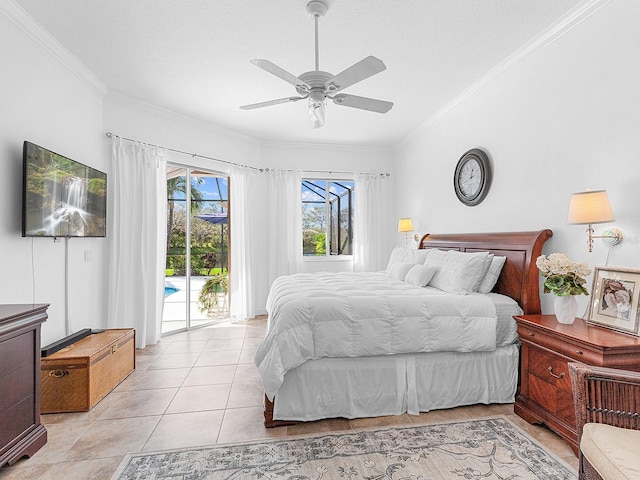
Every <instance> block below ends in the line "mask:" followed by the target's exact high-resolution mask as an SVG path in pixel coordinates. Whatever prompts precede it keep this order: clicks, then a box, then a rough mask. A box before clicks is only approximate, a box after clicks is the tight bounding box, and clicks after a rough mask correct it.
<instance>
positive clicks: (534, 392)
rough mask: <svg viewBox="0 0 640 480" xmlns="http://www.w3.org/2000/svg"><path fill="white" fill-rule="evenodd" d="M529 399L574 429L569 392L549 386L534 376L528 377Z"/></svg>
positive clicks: (571, 395) (571, 401)
mask: <svg viewBox="0 0 640 480" xmlns="http://www.w3.org/2000/svg"><path fill="white" fill-rule="evenodd" d="M529 398H530V399H531V400H532V401H533V402H535V403H537V404H538V405H540V406H541V407H542V408H544V409H546V410H547V411H549V413H551V414H552V415H554V416H555V417H556V418H561V419H562V420H564V421H565V422H566V423H568V424H569V425H571V426H572V427H574V428H575V425H576V414H575V409H574V406H573V394H572V393H571V392H567V391H566V390H563V389H561V388H558V387H556V386H554V385H551V384H550V383H548V382H545V381H544V380H541V379H540V378H538V377H536V376H535V375H529Z"/></svg>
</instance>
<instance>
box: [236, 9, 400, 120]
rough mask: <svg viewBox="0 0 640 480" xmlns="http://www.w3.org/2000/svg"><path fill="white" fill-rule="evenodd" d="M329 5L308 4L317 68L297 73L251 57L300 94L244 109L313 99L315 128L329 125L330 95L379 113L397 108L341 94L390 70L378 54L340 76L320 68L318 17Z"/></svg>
mask: <svg viewBox="0 0 640 480" xmlns="http://www.w3.org/2000/svg"><path fill="white" fill-rule="evenodd" d="M327 10H328V7H327V4H326V3H325V1H324V0H311V1H310V2H309V3H308V4H307V13H309V15H310V16H311V17H313V19H314V23H315V70H313V71H310V72H305V73H303V74H301V75H299V76H297V77H296V76H295V75H293V74H291V73H289V72H287V71H286V70H284V69H282V68H280V67H279V66H277V65H276V64H274V63H272V62H270V61H269V60H264V59H254V60H251V63H253V64H254V65H255V66H257V67H260V68H262V69H263V70H265V71H267V72H269V73H271V74H272V75H275V76H276V77H278V78H280V79H282V80H284V81H285V82H287V83H289V84H291V85H293V86H294V87H295V89H296V92H297V93H298V95H300V96H299V97H285V98H279V99H276V100H269V101H266V102H260V103H253V104H250V105H243V106H241V107H240V108H241V109H243V110H253V109H255V108H262V107H269V106H271V105H279V104H282V103H291V102H297V101H299V100H304V99H307V98H308V99H309V125H310V127H311V128H319V127H322V126H324V124H325V109H326V103H327V98H328V99H330V100H331V101H333V103H334V104H336V105H342V106H345V107H351V108H357V109H360V110H367V111H370V112H376V113H387V112H388V111H389V110H391V107H393V103H392V102H386V101H383V100H376V99H374V98H367V97H359V96H357V95H350V94H346V93H339V92H340V91H342V90H344V89H345V88H347V87H350V86H351V85H354V84H355V83H358V82H360V81H362V80H364V79H366V78H369V77H371V76H373V75H375V74H377V73H380V72H382V71H384V70H386V68H387V67H386V66H385V64H384V62H383V61H382V60H380V59H378V58H376V57H374V56H369V57H366V58H364V59H363V60H360V61H359V62H357V63H355V64H354V65H352V66H350V67H349V68H347V69H346V70H344V71H342V72H340V73H339V74H337V75H332V74H331V73H328V72H323V71H321V70H320V62H319V56H320V55H319V47H318V20H319V19H320V18H321V17H323V16H324V15H325V14H326V13H327Z"/></svg>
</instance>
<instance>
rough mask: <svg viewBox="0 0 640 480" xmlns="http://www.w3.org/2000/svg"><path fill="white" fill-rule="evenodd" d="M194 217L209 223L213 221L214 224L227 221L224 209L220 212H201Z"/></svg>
mask: <svg viewBox="0 0 640 480" xmlns="http://www.w3.org/2000/svg"><path fill="white" fill-rule="evenodd" d="M195 217H196V218H199V219H200V220H205V221H207V222H209V223H213V224H214V225H216V224H219V223H223V224H226V223H228V218H227V212H226V211H224V210H223V211H222V212H216V213H203V214H201V215H196V216H195Z"/></svg>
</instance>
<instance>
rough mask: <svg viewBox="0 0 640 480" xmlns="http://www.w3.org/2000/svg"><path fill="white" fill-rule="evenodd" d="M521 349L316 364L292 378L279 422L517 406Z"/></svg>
mask: <svg viewBox="0 0 640 480" xmlns="http://www.w3.org/2000/svg"><path fill="white" fill-rule="evenodd" d="M518 359H519V346H518V345H508V346H504V347H498V348H497V349H496V350H495V351H493V352H469V353H457V352H433V353H421V354H407V355H390V356H379V357H362V358H322V359H319V360H310V361H307V362H305V363H304V364H302V365H301V366H299V367H298V368H296V369H295V370H292V371H289V372H287V374H286V375H285V378H284V383H283V384H282V386H281V387H280V389H279V390H278V394H277V395H276V399H275V408H274V412H273V418H274V419H275V420H295V421H312V420H319V419H322V418H335V417H343V418H361V417H378V416H384V415H400V414H403V413H405V412H408V413H409V414H412V415H417V414H418V413H419V412H428V411H430V410H436V409H443V408H453V407H457V406H462V405H473V404H478V403H483V404H490V403H512V402H513V401H514V399H515V394H516V388H517V384H518Z"/></svg>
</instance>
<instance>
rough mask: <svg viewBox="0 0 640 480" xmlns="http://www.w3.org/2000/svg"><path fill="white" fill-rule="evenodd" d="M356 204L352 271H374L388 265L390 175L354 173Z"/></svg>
mask: <svg viewBox="0 0 640 480" xmlns="http://www.w3.org/2000/svg"><path fill="white" fill-rule="evenodd" d="M355 184H356V185H355V192H356V207H355V213H354V224H355V225H354V234H353V244H354V245H353V271H354V272H374V271H378V270H382V269H384V268H385V267H386V259H387V257H388V252H387V249H386V247H387V244H386V242H385V239H386V238H387V232H388V226H389V221H388V219H389V214H390V213H389V212H390V208H389V201H390V197H389V177H388V176H386V175H380V174H373V173H356V174H355Z"/></svg>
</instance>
